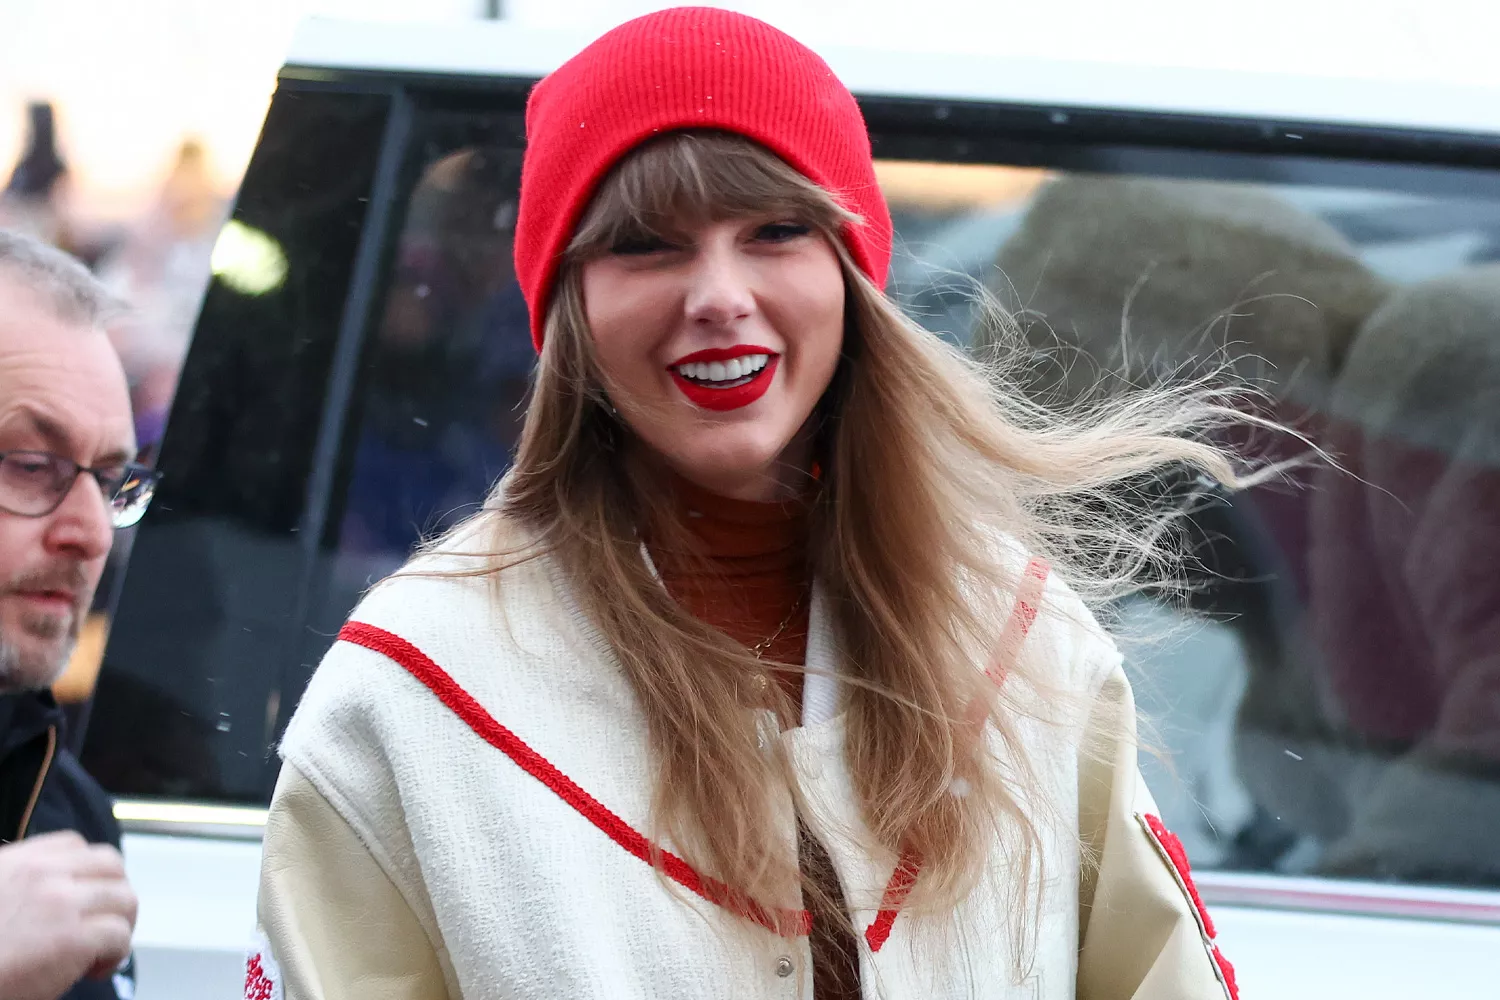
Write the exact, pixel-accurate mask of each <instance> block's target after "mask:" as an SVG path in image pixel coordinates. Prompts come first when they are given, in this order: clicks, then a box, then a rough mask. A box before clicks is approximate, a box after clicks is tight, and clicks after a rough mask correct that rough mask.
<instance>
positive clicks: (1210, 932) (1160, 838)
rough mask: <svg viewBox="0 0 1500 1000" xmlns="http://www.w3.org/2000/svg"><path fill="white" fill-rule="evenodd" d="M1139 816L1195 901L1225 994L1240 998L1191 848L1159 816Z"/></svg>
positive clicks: (1184, 891)
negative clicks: (1196, 876)
mask: <svg viewBox="0 0 1500 1000" xmlns="http://www.w3.org/2000/svg"><path fill="white" fill-rule="evenodd" d="M1136 819H1138V820H1139V821H1140V824H1141V827H1142V828H1143V829H1144V830H1145V831H1146V836H1147V837H1148V838H1150V840H1151V843H1152V845H1153V846H1154V847H1155V848H1156V852H1157V853H1158V854H1160V855H1161V857H1162V860H1163V861H1165V862H1167V864H1168V865H1170V866H1171V869H1172V874H1173V876H1174V877H1175V878H1176V879H1177V886H1178V888H1180V889H1181V890H1182V894H1183V895H1184V896H1186V897H1187V898H1188V899H1189V900H1190V901H1191V902H1192V904H1193V915H1194V917H1195V918H1197V921H1198V931H1199V933H1200V934H1201V935H1202V937H1203V947H1204V948H1205V949H1206V950H1207V951H1208V954H1209V957H1210V958H1211V959H1213V963H1214V972H1215V973H1217V974H1218V977H1219V982H1220V983H1222V984H1223V986H1224V994H1225V995H1226V996H1227V997H1229V1000H1240V987H1239V984H1238V983H1237V982H1235V978H1234V966H1232V965H1230V964H1229V960H1228V959H1227V958H1225V957H1224V954H1223V953H1222V952H1221V951H1219V946H1218V945H1217V944H1215V943H1214V939H1215V938H1216V937H1218V931H1217V930H1216V929H1215V928H1214V921H1213V918H1212V917H1210V916H1209V915H1208V907H1206V906H1204V905H1203V897H1202V896H1200V895H1198V886H1197V885H1195V884H1194V883H1193V869H1192V866H1191V865H1189V864H1188V856H1187V850H1186V848H1184V847H1183V846H1182V841H1181V840H1179V839H1178V837H1177V834H1175V833H1173V832H1172V831H1171V830H1168V829H1167V827H1166V824H1165V823H1163V822H1162V821H1161V817H1159V816H1152V815H1151V814H1150V813H1136Z"/></svg>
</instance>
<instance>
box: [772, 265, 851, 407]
mask: <svg viewBox="0 0 1500 1000" xmlns="http://www.w3.org/2000/svg"><path fill="white" fill-rule="evenodd" d="M810 263H812V264H813V266H809V267H806V268H804V269H803V270H802V272H801V273H800V275H799V280H798V281H797V283H796V287H795V294H793V295H790V296H788V297H787V299H786V303H785V306H784V307H783V309H782V310H781V311H782V315H783V323H784V325H782V329H784V330H789V331H795V336H796V340H797V353H798V354H799V355H800V359H799V360H800V362H801V366H802V368H803V369H804V371H805V372H806V374H807V375H808V376H810V377H813V378H815V379H816V380H817V381H818V382H819V383H820V384H819V385H818V386H817V391H818V393H819V394H821V393H822V390H823V389H825V388H827V385H828V381H829V380H830V379H831V378H832V377H833V370H834V368H836V367H837V366H838V360H839V355H840V354H841V353H842V351H843V347H844V300H845V293H844V277H843V273H842V271H840V269H839V265H838V259H837V258H836V257H835V256H834V255H833V252H832V250H827V251H825V254H824V255H820V258H819V259H817V260H816V261H815V263H813V262H810Z"/></svg>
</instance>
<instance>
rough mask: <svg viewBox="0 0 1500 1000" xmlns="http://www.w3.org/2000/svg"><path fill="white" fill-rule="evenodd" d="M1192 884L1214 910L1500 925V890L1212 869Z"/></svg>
mask: <svg viewBox="0 0 1500 1000" xmlns="http://www.w3.org/2000/svg"><path fill="white" fill-rule="evenodd" d="M1193 880H1194V882H1196V883H1197V885H1198V891H1199V894H1200V895H1202V896H1203V902H1204V903H1205V904H1207V905H1210V906H1243V907H1251V908H1255V909H1265V910H1294V911H1301V912H1307V913H1340V914H1347V915H1349V916H1357V917H1395V918H1401V919H1407V920H1438V921H1445V922H1450V923H1466V924H1487V925H1492V926H1500V892H1496V891H1492V890H1487V889H1449V888H1441V887H1438V886H1420V885H1390V884H1386V883H1382V882H1357V881H1345V880H1342V879H1325V878H1302V877H1297V876H1290V875H1261V874H1249V873H1243V872H1211V871H1200V872H1194V873H1193Z"/></svg>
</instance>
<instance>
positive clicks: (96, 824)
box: [0, 692, 135, 1000]
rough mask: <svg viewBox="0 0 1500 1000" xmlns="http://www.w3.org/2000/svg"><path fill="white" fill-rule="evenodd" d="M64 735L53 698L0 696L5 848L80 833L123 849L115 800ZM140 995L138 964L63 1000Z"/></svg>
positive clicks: (0, 808) (0, 815)
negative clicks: (58, 833)
mask: <svg viewBox="0 0 1500 1000" xmlns="http://www.w3.org/2000/svg"><path fill="white" fill-rule="evenodd" d="M63 736H64V734H63V712H62V709H61V708H59V707H58V704H57V702H55V701H53V699H52V695H51V694H48V693H46V692H28V693H25V694H0V843H10V842H12V841H16V840H20V839H21V838H22V837H34V836H36V835H37V834H41V833H52V832H54V831H57V830H76V831H78V833H80V834H81V835H82V836H83V837H84V839H86V840H89V841H92V842H93V843H96V844H113V845H114V846H116V847H119V846H120V824H119V823H117V822H115V817H114V810H113V808H112V806H111V803H110V799H109V796H108V795H107V794H105V791H104V789H102V788H100V787H99V784H98V782H96V781H94V779H93V778H91V777H89V776H88V774H87V772H85V771H84V769H83V766H82V765H81V764H79V763H78V759H77V758H76V757H74V756H73V754H72V753H70V752H69V751H68V750H67V748H66V745H65V741H64V738H63ZM134 992H135V963H134V962H133V961H132V962H130V963H127V965H126V966H125V967H124V968H123V969H122V970H121V971H120V972H119V973H118V974H116V975H115V977H114V979H113V980H105V981H102V982H95V981H92V980H84V981H83V982H80V983H78V985H76V986H74V987H73V989H72V990H70V991H69V992H67V993H65V994H63V1000H130V998H131V997H132V996H133V994H134Z"/></svg>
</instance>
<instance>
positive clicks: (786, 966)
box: [776, 955, 795, 979]
mask: <svg viewBox="0 0 1500 1000" xmlns="http://www.w3.org/2000/svg"><path fill="white" fill-rule="evenodd" d="M793 968H795V966H793V965H792V958H791V956H790V955H782V956H781V957H780V958H778V959H777V960H776V974H777V975H778V976H780V977H781V978H782V979H785V978H786V977H787V976H790V975H791V974H792V969H793Z"/></svg>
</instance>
